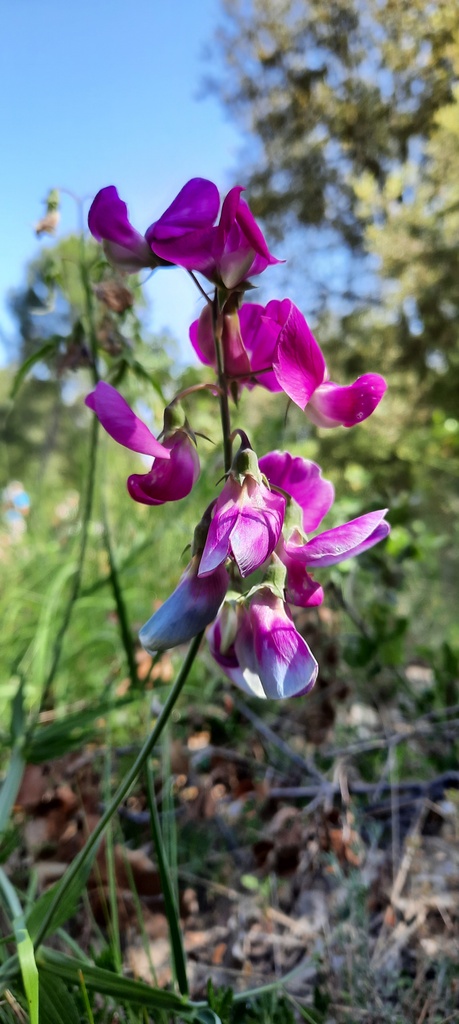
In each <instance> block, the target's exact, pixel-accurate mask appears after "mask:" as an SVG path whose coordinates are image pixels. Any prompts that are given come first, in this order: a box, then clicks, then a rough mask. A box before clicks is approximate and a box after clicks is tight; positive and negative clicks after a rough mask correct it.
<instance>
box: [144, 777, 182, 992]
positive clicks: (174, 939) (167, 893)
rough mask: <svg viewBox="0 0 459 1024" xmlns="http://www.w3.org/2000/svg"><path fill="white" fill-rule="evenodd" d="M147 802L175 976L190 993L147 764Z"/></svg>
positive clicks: (172, 892)
mask: <svg viewBox="0 0 459 1024" xmlns="http://www.w3.org/2000/svg"><path fill="white" fill-rule="evenodd" d="M146 779H147V803H148V810H149V812H150V828H151V834H152V836H153V843H154V847H155V853H156V860H157V863H158V871H159V877H160V879H161V890H162V894H163V897H164V904H165V908H166V916H167V922H168V925H169V935H170V941H171V949H172V957H173V961H174V970H175V976H176V978H177V984H178V987H179V989H180V992H181V994H182V996H187V995H189V988H188V978H187V973H186V959H185V950H184V947H183V940H182V933H181V930H180V919H179V912H178V907H177V902H176V898H175V893H174V887H173V885H172V882H171V877H170V871H169V865H168V862H167V856H166V850H165V847H164V841H163V836H162V832H161V824H160V820H159V814H158V808H157V806H156V797H155V790H154V785H153V773H152V771H151V768H150V767H149V766H148V765H147V769H146Z"/></svg>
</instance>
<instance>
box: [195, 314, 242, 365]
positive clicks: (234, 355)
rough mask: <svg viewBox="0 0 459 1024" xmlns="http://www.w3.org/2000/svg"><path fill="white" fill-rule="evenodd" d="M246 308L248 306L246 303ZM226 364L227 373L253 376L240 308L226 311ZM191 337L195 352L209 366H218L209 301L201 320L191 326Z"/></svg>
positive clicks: (224, 350)
mask: <svg viewBox="0 0 459 1024" xmlns="http://www.w3.org/2000/svg"><path fill="white" fill-rule="evenodd" d="M243 308H246V307H243ZM222 319H223V324H222V349H223V365H224V368H225V373H226V374H227V376H228V377H250V374H251V370H250V359H249V356H248V353H247V351H246V349H245V347H244V342H243V340H242V334H241V324H240V319H239V315H238V313H237V312H235V313H229V314H226V313H225V314H224V315H223V318H222ZM190 340H191V344H192V346H193V348H194V350H195V352H196V355H197V356H198V358H199V359H200V360H201V362H202V363H204V364H205V365H206V366H212V367H213V368H214V370H215V371H216V370H217V357H216V352H215V340H214V328H213V323H212V309H211V307H210V306H209V305H208V304H206V305H205V306H204V309H203V310H202V312H201V315H200V317H199V320H195V321H194V323H192V324H191V327H190Z"/></svg>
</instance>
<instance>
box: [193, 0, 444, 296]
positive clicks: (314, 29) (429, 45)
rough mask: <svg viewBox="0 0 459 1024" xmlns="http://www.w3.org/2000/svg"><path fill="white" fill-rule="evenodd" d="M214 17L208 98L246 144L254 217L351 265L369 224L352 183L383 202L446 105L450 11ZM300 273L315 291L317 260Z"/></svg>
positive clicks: (323, 272) (271, 0)
mask: <svg viewBox="0 0 459 1024" xmlns="http://www.w3.org/2000/svg"><path fill="white" fill-rule="evenodd" d="M223 8H224V12H225V17H224V21H223V24H222V27H221V29H220V31H219V33H218V47H219V53H220V54H221V55H223V58H224V62H225V67H226V71H225V72H224V73H223V75H222V74H221V73H220V74H219V75H218V76H217V81H215V80H214V81H213V88H216V89H218V91H219V93H220V95H221V97H222V99H223V101H224V102H225V104H226V105H227V106H228V107H229V109H230V110H231V112H232V113H233V114H234V115H235V116H236V117H238V118H239V119H240V120H241V121H242V123H243V125H244V127H245V128H246V129H247V131H248V133H249V134H250V137H251V141H253V140H255V141H256V143H257V147H256V158H255V160H252V166H251V168H250V171H249V174H247V168H246V169H245V182H246V184H247V185H248V186H249V189H250V201H251V205H252V207H253V209H254V211H255V212H256V213H257V214H258V215H259V216H261V217H263V218H264V219H265V221H267V222H268V223H269V224H270V226H271V227H274V228H277V230H278V231H279V230H282V229H285V227H286V226H289V225H290V226H291V225H292V223H295V224H300V225H302V226H304V227H307V228H309V234H308V245H309V247H310V250H311V249H313V250H315V249H319V250H320V249H322V250H324V249H325V250H326V251H327V250H328V249H329V247H330V246H336V244H337V242H339V243H341V244H342V245H343V244H344V245H345V246H346V248H347V249H348V250H349V251H350V252H352V253H354V254H358V253H361V252H362V251H364V250H365V246H366V241H367V239H366V234H365V229H366V227H367V224H368V223H369V222H371V221H372V219H373V211H371V210H370V211H367V213H366V215H365V216H363V215H362V209H361V206H360V201H359V188H358V186H359V182H360V180H361V177H362V175H366V176H370V178H371V180H372V181H373V182H374V184H375V188H376V190H377V192H379V191H380V190H383V189H384V187H385V185H386V183H387V180H388V177H389V176H392V180H393V175H394V171H395V170H396V169H397V168H400V167H402V166H403V165H404V164H405V162H406V161H407V160H408V159H409V158H410V157H411V155H412V154H415V153H416V152H417V153H419V147H420V146H421V147H422V144H423V142H424V140H426V139H427V138H428V137H429V135H430V132H431V130H432V126H433V125H434V123H435V117H436V113H437V111H438V110H439V108H440V107H443V106H444V105H445V104H447V103H449V102H450V101H451V99H452V85H453V80H454V75H455V71H454V64H453V61H452V59H451V52H450V51H451V45H452V42H453V40H454V34H455V32H457V31H458V29H459V11H458V8H457V6H455V5H454V4H449V3H447V2H445V0H402V2H400V0H333V2H331V3H330V2H328V0H223ZM252 153H253V150H252ZM318 228H320V229H321V234H320V235H318V233H317V230H316V229H318ZM311 263H312V264H313V266H312V268H311V266H310V267H309V269H310V271H311V269H312V270H313V272H315V273H316V274H317V275H318V276H319V277H320V279H321V283H322V285H323V284H324V281H326V280H327V277H328V278H329V267H328V268H327V265H326V260H325V259H324V260H323V264H324V265H323V266H322V267H319V268H318V267H317V266H315V267H314V263H315V261H314V260H310V261H309V264H311ZM358 290H359V287H358V284H357V285H356V291H358Z"/></svg>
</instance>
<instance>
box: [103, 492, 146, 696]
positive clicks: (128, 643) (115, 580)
mask: <svg viewBox="0 0 459 1024" xmlns="http://www.w3.org/2000/svg"><path fill="white" fill-rule="evenodd" d="M104 543H105V549H106V552H107V556H108V564H109V567H110V577H109V578H110V585H111V588H112V591H113V597H114V599H115V604H116V611H117V614H118V623H119V629H120V634H121V640H122V644H123V647H124V653H125V655H126V661H127V665H128V671H129V678H130V680H131V683H132V686H133V687H134V689H135V688H136V687H137V686H138V683H139V677H138V674H137V665H136V661H135V657H134V645H133V643H132V632H131V629H130V626H129V621H128V616H127V610H126V603H125V600H124V595H123V590H122V587H121V584H120V580H119V576H118V570H117V567H116V563H115V558H114V555H113V548H112V542H111V538H110V531H109V527H108V519H107V513H106V510H105V509H104Z"/></svg>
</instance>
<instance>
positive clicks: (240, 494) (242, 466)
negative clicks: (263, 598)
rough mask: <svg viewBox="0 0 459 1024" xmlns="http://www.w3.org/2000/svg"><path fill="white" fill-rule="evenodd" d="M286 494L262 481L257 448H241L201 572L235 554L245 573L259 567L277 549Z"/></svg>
mask: <svg viewBox="0 0 459 1024" xmlns="http://www.w3.org/2000/svg"><path fill="white" fill-rule="evenodd" d="M284 511H285V498H284V497H282V495H280V494H274V493H273V492H272V491H270V490H269V489H268V488H267V487H266V486H265V484H263V483H262V481H261V476H260V474H259V471H258V463H257V458H256V455H255V452H253V451H252V450H251V449H247V448H245V449H240V451H239V452H238V453H237V455H236V457H235V460H234V462H233V467H232V469H231V472H230V474H229V476H228V480H227V481H226V484H225V486H224V488H223V490H222V492H221V494H220V496H219V497H218V498H217V500H216V502H215V504H214V506H213V513H212V520H211V523H210V527H209V532H208V535H207V540H206V543H205V546H204V550H203V554H202V558H201V564H200V567H199V575H200V576H206V575H207V574H208V573H209V572H213V570H214V569H215V568H216V567H217V565H221V564H222V562H224V561H225V560H226V558H233V559H234V561H235V562H236V564H237V567H238V569H239V572H240V574H241V576H243V577H244V576H249V575H250V573H252V572H255V570H256V569H259V568H260V566H261V565H263V562H265V561H266V559H267V558H268V557H269V555H270V554H271V553H272V552H273V551H274V548H275V547H276V544H277V542H278V540H279V537H280V533H281V530H282V523H283V520H284Z"/></svg>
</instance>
